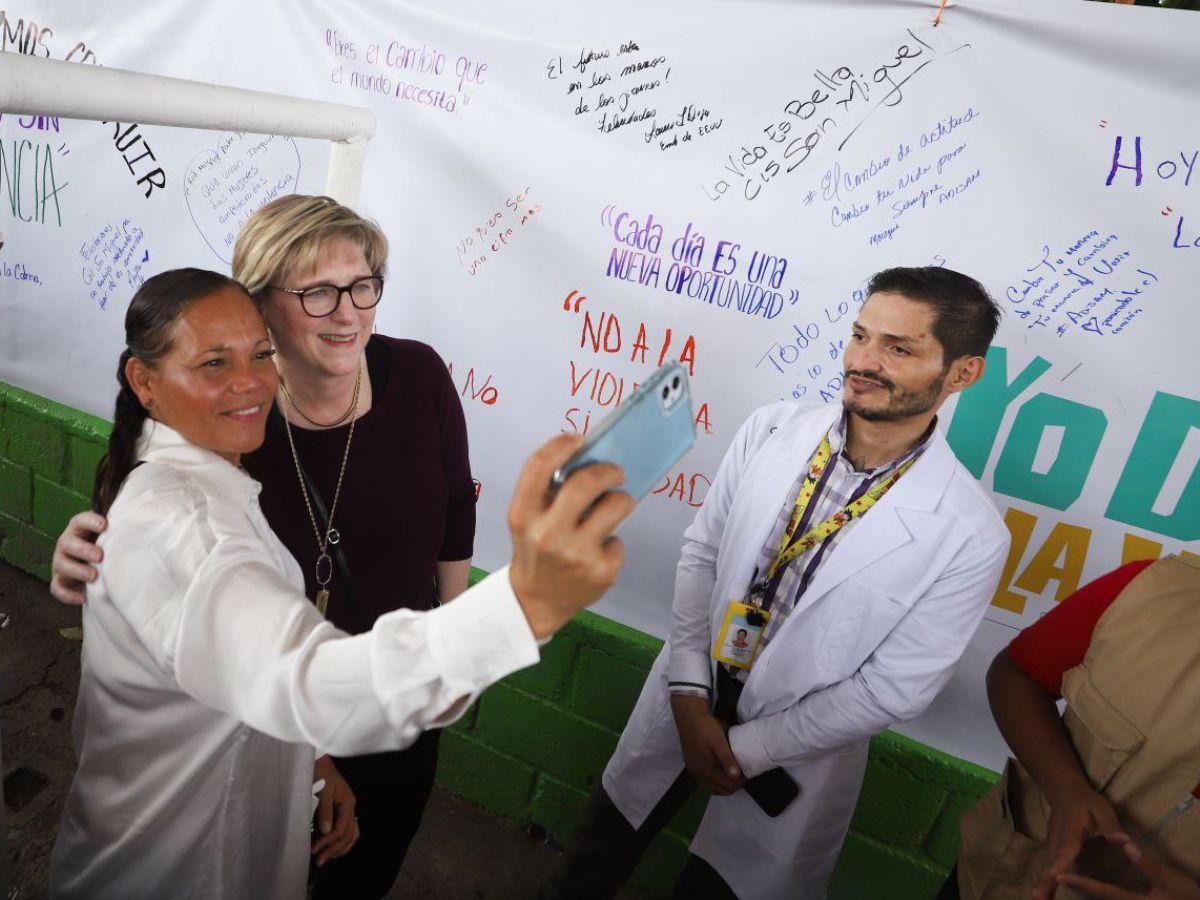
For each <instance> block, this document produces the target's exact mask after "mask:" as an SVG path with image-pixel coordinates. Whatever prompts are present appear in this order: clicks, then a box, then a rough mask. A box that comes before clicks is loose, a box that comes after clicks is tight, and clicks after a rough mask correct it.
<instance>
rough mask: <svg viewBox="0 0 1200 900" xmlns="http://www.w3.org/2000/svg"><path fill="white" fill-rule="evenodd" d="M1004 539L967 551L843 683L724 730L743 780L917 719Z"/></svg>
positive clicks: (957, 645) (975, 612) (968, 623)
mask: <svg viewBox="0 0 1200 900" xmlns="http://www.w3.org/2000/svg"><path fill="white" fill-rule="evenodd" d="M1007 553H1008V536H1007V535H1005V536H1004V538H1002V539H1000V540H995V541H991V542H989V543H987V544H984V545H982V546H980V545H977V544H971V545H968V547H967V548H965V549H964V550H962V551H961V552H960V553H959V555H958V557H957V558H956V559H955V561H954V562H953V563H952V564H951V566H950V568H949V569H947V571H946V572H945V573H944V574H943V575H942V577H940V578H939V579H938V580H937V581H936V582H934V584H933V586H932V587H931V588H930V589H929V592H928V593H927V594H925V595H924V596H923V597H921V598H920V599H919V600H917V602H916V603H915V604H913V607H912V609H910V610H909V611H908V613H907V614H906V615H905V617H904V618H903V619H901V620H900V623H899V624H898V625H897V626H896V627H895V629H893V631H892V633H891V634H889V635H888V636H887V637H886V638H885V639H884V641H883V643H881V644H880V645H879V647H878V648H877V649H876V650H875V652H874V653H873V654H872V655H871V656H870V657H868V659H867V661H866V662H865V663H863V665H862V666H861V667H859V669H858V671H856V672H855V673H854V674H853V675H851V676H850V677H849V678H846V679H844V680H843V681H839V682H837V683H835V684H832V685H830V686H829V687H827V688H824V689H822V690H819V691H814V692H813V693H811V694H809V695H807V696H806V697H804V698H803V699H801V700H800V701H799V702H797V703H795V704H793V705H792V706H790V707H788V708H787V709H784V710H781V711H780V712H777V713H774V714H772V715H768V716H763V717H762V718H759V719H754V720H752V721H750V722H746V723H744V724H741V725H737V726H735V727H733V728H731V729H729V746H730V749H732V750H733V755H734V756H735V757H737V760H738V763H739V765H741V767H742V770H743V771H744V772H745V774H746V777H747V778H752V777H754V776H755V775H758V774H759V773H761V772H765V771H767V770H769V769H773V768H775V767H776V766H787V765H789V764H791V763H796V762H800V761H802V760H805V759H811V758H813V757H815V756H820V755H822V754H824V753H828V752H829V751H831V750H835V749H837V748H838V747H842V746H845V745H846V744H850V743H853V742H854V741H859V740H863V739H865V738H868V737H871V736H872V735H875V734H878V733H879V732H880V731H882V730H883V729H885V728H887V727H888V726H889V725H894V724H895V723H897V722H905V721H907V720H909V719H912V718H914V717H916V716H918V715H920V714H921V713H922V712H924V711H925V708H926V707H927V706H929V704H930V703H931V702H932V701H933V698H934V697H936V696H937V694H938V692H939V691H941V689H942V688H943V687H945V685H946V682H947V681H949V680H950V676H951V675H952V674H953V673H954V668H955V666H956V665H957V663H958V660H959V658H960V657H961V656H962V654H963V651H964V650H965V649H966V646H967V643H968V642H969V641H970V640H971V635H973V634H974V633H975V629H976V628H977V627H978V625H979V620H980V619H982V618H983V614H984V612H985V611H986V610H987V605H988V602H989V601H990V600H991V597H992V593H993V591H995V589H996V583H997V581H999V578H1000V572H1001V569H1002V568H1003V565H1004V560H1005V557H1006V556H1007Z"/></svg>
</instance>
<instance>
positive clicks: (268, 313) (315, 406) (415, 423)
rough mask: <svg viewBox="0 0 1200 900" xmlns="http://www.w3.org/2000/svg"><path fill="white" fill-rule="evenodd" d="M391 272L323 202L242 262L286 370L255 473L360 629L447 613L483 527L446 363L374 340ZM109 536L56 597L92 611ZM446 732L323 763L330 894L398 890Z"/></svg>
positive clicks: (256, 242)
mask: <svg viewBox="0 0 1200 900" xmlns="http://www.w3.org/2000/svg"><path fill="white" fill-rule="evenodd" d="M386 264H387V241H386V238H385V237H384V235H383V233H382V232H381V231H380V230H379V228H378V226H376V225H375V223H373V222H370V221H368V220H366V219H363V218H362V217H360V216H358V215H357V214H356V213H354V212H353V211H352V210H349V209H347V208H346V207H344V206H341V205H340V204H338V203H336V202H334V201H333V200H331V199H329V198H328V197H308V196H291V197H284V198H280V199H279V200H276V201H274V202H273V203H270V204H268V205H267V206H265V207H263V208H262V209H260V210H258V211H257V212H256V213H255V214H254V215H253V216H251V217H250V219H249V221H247V223H246V224H245V226H244V227H243V228H242V230H241V232H240V233H239V235H238V239H237V243H236V244H235V246H234V256H233V274H234V277H235V278H236V279H237V281H239V282H241V283H242V284H243V285H244V286H245V287H246V289H247V290H248V291H249V292H250V294H251V295H252V296H253V297H254V299H255V300H256V301H257V303H258V305H259V309H260V310H261V312H262V314H263V316H264V317H265V318H266V320H267V324H268V325H269V327H270V331H271V335H272V338H273V339H274V342H275V347H276V350H277V355H276V357H275V364H276V366H277V368H278V371H279V375H280V387H279V390H278V392H277V395H276V410H277V411H276V412H274V413H272V415H271V416H270V420H269V422H268V424H267V428H266V440H265V443H264V444H263V447H262V448H261V449H260V450H258V451H257V452H254V453H250V454H247V456H246V457H245V459H244V460H243V465H244V466H245V469H246V471H247V472H248V473H249V474H250V475H251V476H252V477H253V478H254V479H255V480H257V481H258V482H260V483H261V484H262V494H261V496H260V498H259V500H260V503H261V505H262V510H263V513H264V514H265V515H266V518H267V521H268V522H269V523H270V525H271V528H272V529H273V530H274V531H275V533H276V534H278V535H279V537H280V538H281V539H282V541H283V543H284V545H285V546H286V547H287V548H288V550H289V551H290V552H291V554H292V555H293V556H294V557H295V558H296V560H297V561H298V562H299V563H300V568H301V571H302V572H303V573H304V580H305V592H306V594H307V595H308V596H309V597H310V598H312V599H313V600H314V601H315V602H317V604H318V607H319V608H320V609H321V611H322V612H323V613H324V614H325V616H326V617H327V618H328V619H329V621H330V622H332V623H333V624H334V625H336V626H337V627H338V628H340V629H342V630H344V631H348V632H350V633H351V634H361V633H363V632H365V631H368V630H370V628H371V627H372V626H373V625H374V623H375V621H376V619H377V618H378V617H379V616H380V615H382V614H383V613H386V612H389V611H391V610H393V609H397V608H408V609H416V610H424V609H428V608H429V607H430V605H431V603H432V602H433V599H434V584H435V581H436V585H437V593H438V599H439V600H440V601H441V602H443V603H444V602H447V601H449V600H452V599H453V598H454V597H455V596H457V595H458V594H459V593H461V592H462V591H463V590H464V589H465V588H466V586H467V577H468V574H469V572H470V567H471V559H470V558H471V554H472V545H473V539H474V533H475V494H474V486H473V484H472V480H471V471H470V462H469V459H468V456H467V433H466V425H465V422H464V419H463V414H462V407H461V405H460V402H459V398H458V394H457V393H456V392H455V390H454V386H453V384H452V383H451V381H450V377H449V374H448V373H447V371H446V367H445V365H444V364H443V363H442V361H441V359H440V358H439V357H438V355H437V354H436V353H435V352H434V351H433V349H432V348H430V347H429V346H427V345H425V344H422V343H419V342H416V341H406V340H397V339H394V338H389V337H383V336H380V335H372V331H373V327H374V321H375V313H376V310H377V308H378V304H379V302H380V301H381V299H382V297H383V293H384V276H385V275H386ZM268 402H269V401H268ZM268 408H269V406H268ZM102 528H103V519H100V518H97V517H96V516H92V515H89V514H86V513H85V514H81V515H80V516H77V517H76V518H75V519H73V520H72V522H71V524H70V525H68V527H67V530H66V532H65V533H64V534H63V536H62V538H60V540H59V543H58V547H57V550H56V553H55V558H54V579H53V581H52V582H51V591H52V593H54V595H55V596H56V597H58V598H59V599H60V600H65V601H67V602H82V599H83V597H82V593H81V590H80V588H81V585H80V584H79V582H86V581H88V580H89V579H91V578H93V577H95V576H94V570H93V569H91V567H90V566H89V565H88V563H91V562H94V561H96V560H97V559H99V553H98V552H97V551H98V548H97V547H95V546H94V545H93V544H91V543H88V540H89V539H90V538H91V537H92V536H93V534H94V532H96V531H99V530H101V529H102ZM438 735H439V732H437V731H430V732H427V733H425V734H422V735H421V736H420V737H419V738H418V739H417V741H416V743H415V744H414V745H413V746H412V747H411V748H409V749H407V750H405V751H397V752H389V753H383V754H374V755H370V756H364V757H358V758H354V759H341V758H339V759H336V760H330V759H328V758H322V759H320V760H318V763H317V771H316V777H318V778H324V779H325V781H326V783H327V785H328V787H327V788H326V790H325V791H324V792H323V794H322V797H321V801H322V806H321V809H320V811H319V813H318V820H319V825H320V832H323V833H319V834H318V835H317V836H316V840H315V841H314V844H313V855H314V858H315V861H316V863H317V864H318V865H319V866H320V868H319V869H317V870H316V871H315V872H314V881H315V885H316V896H317V897H318V898H322V897H328V898H337V900H355V898H364V900H366V898H378V897H382V896H383V895H384V894H386V893H387V892H388V890H389V889H390V888H391V886H392V884H393V882H394V881H395V880H396V875H397V873H398V872H399V870H400V865H401V863H402V861H403V859H404V855H405V851H406V850H407V848H408V845H409V843H410V841H411V840H412V837H413V835H414V834H415V833H416V830H417V827H418V825H419V823H420V820H421V814H422V812H423V811H424V808H425V805H426V803H427V801H428V799H429V794H430V791H431V789H432V787H433V778H434V772H435V770H436V768H437V746H438ZM339 773H340V775H339ZM342 776H344V778H345V781H342ZM346 782H348V783H349V789H348V790H347V788H346ZM356 838H357V839H358V841H357V843H355V839H356ZM351 847H353V849H351ZM347 851H349V852H348V855H343V854H347ZM339 856H341V857H342V858H340V859H338V858H337V857H339Z"/></svg>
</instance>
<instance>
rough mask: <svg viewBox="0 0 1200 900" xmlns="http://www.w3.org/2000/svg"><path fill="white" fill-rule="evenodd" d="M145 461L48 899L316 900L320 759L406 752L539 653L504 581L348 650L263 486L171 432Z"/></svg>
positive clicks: (395, 621)
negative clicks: (309, 884)
mask: <svg viewBox="0 0 1200 900" xmlns="http://www.w3.org/2000/svg"><path fill="white" fill-rule="evenodd" d="M138 455H139V458H140V459H142V460H144V461H145V464H144V465H141V466H138V467H137V468H136V469H134V471H133V472H132V473H131V474H130V476H129V477H128V479H127V480H126V482H125V485H124V486H123V487H122V488H121V491H120V493H119V495H118V496H117V499H116V501H115V502H114V503H113V505H112V508H111V510H109V515H108V523H109V524H108V529H107V530H106V531H105V532H104V534H102V535H101V536H100V539H99V544H100V545H101V546H102V547H103V548H104V562H103V563H102V564H101V565H100V566H99V570H100V577H99V578H98V579H97V580H96V581H95V582H94V583H93V584H91V585H89V586H88V588H87V597H88V602H87V604H86V605H85V606H84V609H83V625H84V635H85V637H84V642H83V658H82V678H81V681H80V687H79V699H78V705H77V707H76V711H75V723H74V734H75V752H76V756H77V757H78V761H79V769H78V771H77V773H76V775H75V780H74V782H73V783H72V785H71V790H70V793H69V794H68V796H67V801H66V807H65V809H64V811H63V817H62V824H61V827H60V830H59V835H58V842H57V843H56V845H55V847H54V854H53V857H52V861H51V872H50V893H51V896H52V897H63V898H67V897H87V898H109V897H111V898H121V900H135V898H160V897H170V898H175V897H195V898H210V897H219V898H242V897H246V898H267V897H284V898H291V897H303V896H304V893H305V882H306V879H307V871H308V859H309V842H310V836H309V822H310V811H311V803H310V801H311V796H312V775H313V758H314V750H313V748H314V747H315V748H318V750H319V751H320V752H322V753H324V752H331V753H335V754H338V755H353V754H361V753H375V752H378V751H382V750H392V749H397V748H401V747H405V746H408V745H409V744H411V743H412V742H413V741H414V740H415V739H416V738H417V736H418V735H419V734H420V733H421V731H422V730H424V729H426V728H433V727H438V726H443V725H447V724H449V723H450V722H453V721H454V720H455V719H457V718H458V717H459V716H460V715H461V714H462V713H463V711H465V710H466V709H467V707H468V706H469V705H470V703H471V701H472V700H473V699H474V698H475V697H476V696H477V695H478V694H479V693H480V692H481V691H482V690H483V689H484V688H485V687H487V686H488V685H489V684H491V683H492V682H494V681H496V680H498V679H500V678H502V677H504V676H505V675H507V674H509V673H510V672H513V671H515V670H517V669H519V668H522V667H524V666H528V665H532V664H533V663H536V662H537V661H538V648H537V644H536V642H535V641H534V638H533V635H532V633H531V632H530V630H529V625H528V623H527V622H526V620H525V616H524V614H523V613H522V611H521V608H520V605H519V604H518V602H517V599H516V596H515V595H514V594H513V591H512V587H511V585H510V583H509V579H508V574H507V572H506V571H501V572H497V573H495V574H494V575H492V576H491V577H490V578H487V579H486V580H485V581H483V582H481V583H480V584H478V585H476V586H475V587H474V588H472V589H470V590H468V591H467V592H466V593H464V594H462V595H461V596H460V597H458V598H457V599H456V600H455V601H454V602H453V603H449V604H447V605H445V606H443V607H440V608H438V609H436V610H433V611H432V612H425V613H418V612H413V611H411V610H403V609H402V610H397V611H395V612H392V613H388V614H387V615H385V616H381V617H380V618H379V619H378V621H377V622H376V624H375V627H374V629H373V630H372V631H370V632H369V633H367V634H362V635H357V636H349V635H347V634H345V633H344V632H342V631H339V630H338V629H336V628H335V627H334V626H333V625H331V624H329V623H328V622H326V621H325V620H324V619H323V618H322V617H321V615H320V614H319V613H318V612H317V611H316V608H315V607H314V606H313V604H312V603H311V602H309V601H308V600H307V599H306V598H305V597H304V594H303V585H304V581H303V578H302V576H301V572H300V569H299V566H298V565H297V564H296V561H295V560H294V559H293V558H292V556H291V554H290V553H289V552H288V551H287V549H286V548H285V547H284V546H283V544H282V543H281V542H280V541H279V539H278V538H277V537H276V536H275V535H274V533H273V532H272V531H271V529H270V527H269V526H268V525H267V522H266V519H264V518H263V515H262V512H261V511H260V509H259V506H258V492H259V489H260V486H259V484H258V482H256V481H254V480H253V479H251V478H250V477H249V476H248V475H246V474H245V473H244V472H242V471H241V470H240V469H238V468H236V467H234V466H232V465H230V464H229V463H228V462H227V461H226V460H224V459H222V458H221V457H220V456H218V455H216V454H215V453H212V452H210V451H208V450H203V449H201V448H199V447H196V446H195V445H193V444H190V443H188V442H187V441H186V440H184V438H183V437H182V436H180V435H179V434H178V433H177V432H175V431H173V430H172V429H170V428H168V427H167V426H165V425H162V424H161V423H155V422H152V421H151V422H147V424H146V428H145V430H144V431H143V434H142V438H141V441H140V443H139V454H138ZM380 514H381V515H386V514H387V511H386V510H381V511H380Z"/></svg>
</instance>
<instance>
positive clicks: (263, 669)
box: [103, 504, 538, 755]
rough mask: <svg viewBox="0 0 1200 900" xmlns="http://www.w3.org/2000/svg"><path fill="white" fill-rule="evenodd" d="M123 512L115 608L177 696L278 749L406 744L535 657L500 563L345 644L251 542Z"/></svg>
mask: <svg viewBox="0 0 1200 900" xmlns="http://www.w3.org/2000/svg"><path fill="white" fill-rule="evenodd" d="M148 505H149V504H148ZM129 512H131V511H130V510H126V513H127V514H126V515H125V516H124V520H125V521H124V523H122V524H121V525H120V526H118V527H115V528H113V529H112V532H111V533H110V534H109V535H108V537H109V540H108V541H107V544H106V547H105V559H106V561H105V563H104V569H103V577H104V578H105V579H106V581H107V583H108V588H109V595H110V596H111V597H112V598H113V602H114V603H116V604H117V605H118V607H119V608H120V611H121V613H122V615H123V616H124V617H125V618H126V619H127V620H128V621H129V624H130V625H131V626H132V627H133V628H134V629H135V631H137V632H138V635H139V638H140V639H141V641H142V642H143V644H145V645H146V647H147V649H148V650H149V651H150V653H151V654H152V656H154V658H155V659H156V661H158V663H159V664H160V665H161V666H162V667H163V668H164V670H165V671H167V672H168V673H169V674H171V675H173V677H174V679H175V680H176V682H177V683H178V684H179V686H180V688H181V689H182V690H183V691H184V692H186V693H187V694H189V695H190V696H192V697H193V698H195V699H196V700H198V701H200V702H201V703H204V704H205V705H207V706H210V707H212V708H214V709H217V710H220V711H221V712H224V713H227V714H228V715H230V716H233V717H235V718H237V719H239V720H241V721H243V722H245V723H246V724H248V725H250V726H252V727H253V728H256V729H257V730H259V731H262V732H264V733H266V734H269V735H271V736H273V737H276V738H279V739H281V740H285V741H291V742H304V743H308V744H312V745H313V746H314V747H316V748H317V750H318V752H332V753H335V754H339V755H353V754H362V753H373V752H378V751H382V750H388V749H397V748H401V747H405V746H407V745H409V744H411V743H412V742H413V741H414V740H416V738H417V737H418V735H419V734H420V733H421V732H422V731H423V730H424V729H427V728H432V727H438V726H443V725H447V724H449V723H451V722H453V721H454V720H455V719H457V718H458V717H459V716H460V715H462V713H463V712H464V711H465V710H466V709H467V708H468V706H469V705H470V704H471V702H472V701H473V700H474V699H475V698H476V697H477V696H478V695H479V693H480V692H481V691H482V690H483V689H484V688H486V687H487V686H488V685H490V684H492V683H493V682H495V681H497V680H498V679H500V678H503V677H504V676H505V675H507V674H509V673H511V672H513V671H515V670H517V669H520V668H523V667H525V666H529V665H532V664H534V663H536V662H537V661H538V649H537V644H536V642H535V641H534V638H533V634H532V632H531V631H530V629H529V625H528V623H527V621H526V619H525V616H524V613H523V612H522V610H521V607H520V604H519V603H518V601H517V598H516V595H515V594H514V593H513V590H512V586H511V583H510V581H509V577H508V570H507V567H506V568H504V569H502V570H500V571H498V572H496V573H494V574H493V575H492V576H490V577H489V578H487V579H485V580H484V581H483V582H481V583H480V584H478V585H476V586H475V587H473V588H471V589H469V590H468V591H466V592H465V593H463V594H462V595H461V596H460V597H458V598H457V599H456V600H455V601H454V602H453V603H451V604H447V605H446V606H443V607H440V608H438V609H435V610H432V611H430V612H414V611H412V610H404V609H401V610H396V611H395V612H391V613H388V614H386V615H384V616H381V617H380V618H379V619H378V620H377V622H376V625H375V627H374V629H373V630H372V631H370V632H368V633H366V634H361V635H356V636H349V635H347V634H345V633H344V632H342V631H339V630H338V629H337V628H335V627H334V626H333V625H331V624H329V623H328V622H326V621H325V620H324V619H323V618H322V617H321V615H320V614H319V613H318V612H317V610H316V608H315V607H314V606H313V605H312V603H310V602H309V601H308V600H307V599H306V598H305V597H304V596H303V595H302V594H301V593H300V592H299V591H297V590H296V589H295V588H294V587H293V586H292V585H291V584H290V583H289V582H288V581H287V579H286V578H285V577H284V576H283V575H282V574H281V573H280V571H279V570H278V568H277V567H276V565H275V564H274V563H273V561H272V560H271V558H270V556H269V553H268V549H267V548H266V547H265V545H263V544H262V543H261V541H258V540H256V539H255V538H254V536H252V535H247V536H244V537H243V536H242V535H234V536H228V535H222V536H220V537H217V536H215V535H214V534H213V531H212V529H210V528H209V527H208V526H207V523H206V519H205V517H204V515H203V511H202V509H197V510H194V511H193V514H192V515H191V516H189V517H187V518H186V520H185V521H184V522H183V523H182V527H181V523H180V521H179V520H178V518H177V517H171V516H167V517H155V518H156V519H157V521H154V520H151V521H147V517H146V516H131V515H129V514H128V513H129ZM164 518H165V519H167V520H168V521H166V522H164V521H163V520H164ZM138 520H140V521H138Z"/></svg>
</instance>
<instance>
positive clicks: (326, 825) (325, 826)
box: [321, 822, 333, 834]
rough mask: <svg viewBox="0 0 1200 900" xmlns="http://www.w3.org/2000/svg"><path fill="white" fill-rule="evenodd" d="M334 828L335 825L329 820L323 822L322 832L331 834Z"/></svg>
mask: <svg viewBox="0 0 1200 900" xmlns="http://www.w3.org/2000/svg"><path fill="white" fill-rule="evenodd" d="M332 830H333V826H332V825H330V824H329V823H328V822H322V823H321V834H329V832H331V831H332Z"/></svg>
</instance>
